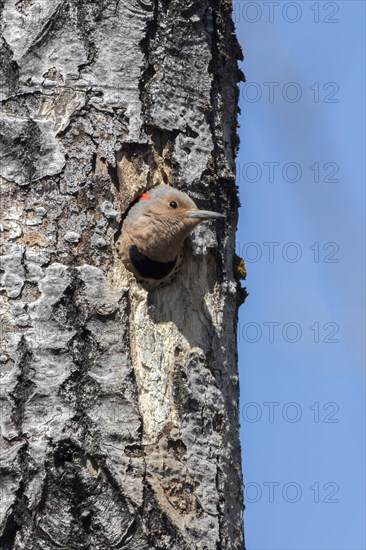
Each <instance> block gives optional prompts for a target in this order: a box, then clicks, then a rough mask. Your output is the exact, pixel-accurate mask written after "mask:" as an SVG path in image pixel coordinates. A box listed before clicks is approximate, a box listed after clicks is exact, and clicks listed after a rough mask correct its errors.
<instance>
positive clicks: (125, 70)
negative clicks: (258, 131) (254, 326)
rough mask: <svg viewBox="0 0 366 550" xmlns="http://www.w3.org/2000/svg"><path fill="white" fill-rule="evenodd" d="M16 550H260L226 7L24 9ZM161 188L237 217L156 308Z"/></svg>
mask: <svg viewBox="0 0 366 550" xmlns="http://www.w3.org/2000/svg"><path fill="white" fill-rule="evenodd" d="M2 21H3V39H2V49H1V54H0V71H2V75H1V77H2V78H1V81H2V88H1V95H2V100H3V101H2V103H3V112H2V115H1V153H2V156H1V176H2V187H1V192H2V194H1V201H2V233H1V236H2V245H3V252H2V254H3V255H2V265H1V268H2V287H3V301H2V306H1V307H2V333H1V337H2V338H1V339H2V352H1V358H0V359H1V413H2V414H1V420H2V430H3V439H2V453H1V457H2V463H1V476H2V477H1V479H2V481H1V506H0V513H1V520H0V524H1V528H0V533H1V542H0V547H1V548H15V549H26V550H33V549H51V548H64V549H73V550H74V549H78V548H90V549H98V550H101V549H103V550H106V549H112V548H128V549H130V550H135V549H150V548H158V549H164V548H166V549H169V550H171V549H179V550H181V549H189V550H191V549H192V548H196V549H210V550H211V549H212V550H213V549H242V548H243V535H242V478H241V459H240V444H239V430H238V428H239V419H238V372H237V352H236V323H237V308H238V305H239V303H240V301H241V296H242V291H241V289H240V283H239V282H238V280H237V276H236V274H235V266H234V248H235V246H234V244H235V243H234V239H235V228H236V222H237V208H238V199H237V194H236V186H235V164H234V158H235V153H236V147H237V136H236V115H237V99H238V91H237V82H238V80H239V79H240V71H239V70H238V68H237V59H238V57H240V55H241V54H240V49H239V47H238V44H237V42H236V38H235V36H234V35H233V24H232V21H231V2H230V1H229V0H221V1H219V0H171V1H169V0H128V1H123V2H120V1H119V0H111V1H108V2H107V1H106V2H103V1H102V0H89V1H88V2H83V1H78V0H18V1H16V0H6V1H5V6H4V7H3V9H2ZM157 183H166V184H170V185H172V186H174V187H177V188H179V189H181V190H184V191H187V192H188V193H189V194H190V195H191V197H192V198H193V199H194V200H195V201H196V202H197V204H198V205H199V207H201V208H205V209H211V210H216V211H220V212H223V213H225V214H226V215H227V219H226V221H225V220H224V222H222V221H220V222H217V224H216V225H215V224H212V223H211V224H210V223H205V224H202V226H200V228H199V229H197V230H196V231H195V233H194V235H193V236H192V238H191V239H190V240H189V242H188V245H187V246H186V251H185V260H184V262H183V266H182V268H181V270H180V272H179V274H178V277H177V279H176V280H175V281H174V282H173V283H172V284H171V285H169V286H167V287H165V288H161V289H158V290H154V291H150V292H147V291H146V290H144V288H142V287H141V286H140V285H139V284H137V283H136V281H135V280H134V278H133V277H132V275H131V274H130V273H129V272H127V271H126V269H125V268H124V266H123V264H122V262H121V260H120V258H119V257H118V252H117V249H116V246H115V241H116V239H117V238H118V236H119V234H120V231H121V226H122V224H123V219H124V216H125V214H126V211H127V209H128V207H129V206H130V204H131V203H132V202H133V201H134V200H135V199H136V197H137V196H138V195H139V194H140V193H142V192H143V191H145V190H146V189H147V188H150V187H152V186H153V185H155V184H157Z"/></svg>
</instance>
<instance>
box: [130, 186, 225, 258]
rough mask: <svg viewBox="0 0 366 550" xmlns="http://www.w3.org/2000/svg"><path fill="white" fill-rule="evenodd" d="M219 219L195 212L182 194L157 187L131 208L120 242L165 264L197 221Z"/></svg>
mask: <svg viewBox="0 0 366 550" xmlns="http://www.w3.org/2000/svg"><path fill="white" fill-rule="evenodd" d="M223 217H224V216H223V214H219V213H217V212H211V211H209V210H199V209H198V208H197V206H196V205H195V203H194V202H193V200H192V199H191V198H190V197H189V196H188V195H187V194H186V193H183V192H182V191H178V190H177V189H173V188H172V187H169V186H167V185H159V186H157V187H154V188H153V189H151V190H149V191H147V192H146V193H144V194H143V195H141V197H140V198H139V200H138V202H137V203H136V204H135V205H134V206H133V207H132V208H131V210H130V211H129V213H128V216H127V218H126V220H125V222H124V224H123V227H122V239H123V237H124V236H125V238H126V239H128V240H129V241H131V242H133V243H134V244H136V246H137V247H138V249H139V250H140V251H141V252H143V253H144V254H146V255H147V256H148V257H150V258H152V259H156V260H158V261H169V260H171V259H173V258H174V257H176V255H177V251H179V250H180V249H181V247H182V245H183V242H184V239H185V238H186V237H187V236H188V235H189V234H190V233H191V232H192V231H193V230H194V228H195V227H196V226H197V225H198V224H199V223H200V222H202V221H204V220H211V219H217V218H223Z"/></svg>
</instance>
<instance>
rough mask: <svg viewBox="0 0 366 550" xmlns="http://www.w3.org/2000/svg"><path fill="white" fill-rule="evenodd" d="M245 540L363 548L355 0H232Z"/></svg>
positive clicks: (359, 39) (359, 73)
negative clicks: (236, 45) (237, 62)
mask: <svg viewBox="0 0 366 550" xmlns="http://www.w3.org/2000/svg"><path fill="white" fill-rule="evenodd" d="M233 4H234V14H233V17H234V20H235V23H236V29H237V34H238V38H239V41H240V43H241V44H242V46H243V50H244V54H245V60H244V63H243V64H242V68H243V70H244V73H245V75H246V78H247V83H246V84H242V85H241V96H240V106H241V110H242V115H241V117H240V123H241V128H240V130H239V132H240V138H241V148H240V152H239V155H238V159H237V169H238V177H237V180H238V185H239V188H240V197H241V203H242V208H241V211H240V221H239V230H238V236H237V251H238V253H240V254H241V255H242V256H244V258H245V259H246V261H247V269H248V278H247V281H246V286H247V289H248V291H249V293H250V296H249V298H248V299H247V301H246V303H245V305H244V306H242V307H241V309H240V319H239V323H240V324H239V370H240V383H241V386H240V387H241V390H240V391H241V440H242V454H243V471H244V480H245V483H246V490H245V497H246V511H245V534H246V544H247V549H248V550H287V549H289V550H290V549H291V550H364V549H365V548H366V542H365V530H364V523H365V521H364V518H365V496H364V494H365V379H364V360H365V359H364V358H365V349H364V343H363V342H364V333H365V318H364V306H365V294H364V289H365V284H364V283H365V267H364V266H365V253H364V249H365V224H364V205H365V196H364V195H365V190H364V182H365V165H364V157H365V126H364V124H365V101H364V97H365V3H364V2H363V1H361V0H360V1H351V0H347V1H340V2H323V1H321V2H314V1H311V2H307V1H301V2H264V1H260V2H246V1H242V0H239V1H236V0H234V1H233Z"/></svg>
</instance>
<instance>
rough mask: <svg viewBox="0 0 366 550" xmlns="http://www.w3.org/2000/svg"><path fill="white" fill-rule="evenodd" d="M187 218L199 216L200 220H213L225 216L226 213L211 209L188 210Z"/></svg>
mask: <svg viewBox="0 0 366 550" xmlns="http://www.w3.org/2000/svg"><path fill="white" fill-rule="evenodd" d="M186 216H187V218H198V219H199V220H211V219H215V218H225V216H224V214H219V213H218V212H211V211H210V210H188V211H187V212H186Z"/></svg>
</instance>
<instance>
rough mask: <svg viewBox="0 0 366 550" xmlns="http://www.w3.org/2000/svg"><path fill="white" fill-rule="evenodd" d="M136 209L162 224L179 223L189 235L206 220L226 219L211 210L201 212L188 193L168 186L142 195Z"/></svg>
mask: <svg viewBox="0 0 366 550" xmlns="http://www.w3.org/2000/svg"><path fill="white" fill-rule="evenodd" d="M134 209H135V210H136V214H137V215H142V216H145V217H150V218H153V219H155V220H157V221H159V220H161V223H166V222H167V221H168V223H171V224H176V223H179V224H180V225H181V226H182V227H186V228H187V230H188V232H189V233H190V232H191V231H192V230H193V229H194V228H195V227H196V226H197V225H198V224H199V223H200V222H202V221H204V220H210V219H216V218H223V217H224V216H223V214H219V213H217V212H211V211H210V210H199V209H198V208H197V206H196V205H195V203H194V202H193V200H192V199H191V198H190V197H189V196H188V195H187V194H186V193H183V192H182V191H178V190H177V189H173V188H172V187H168V186H167V185H159V186H158V187H155V188H154V189H151V190H150V191H148V192H146V193H144V194H143V195H141V197H140V199H139V201H138V203H137V205H135V207H134Z"/></svg>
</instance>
